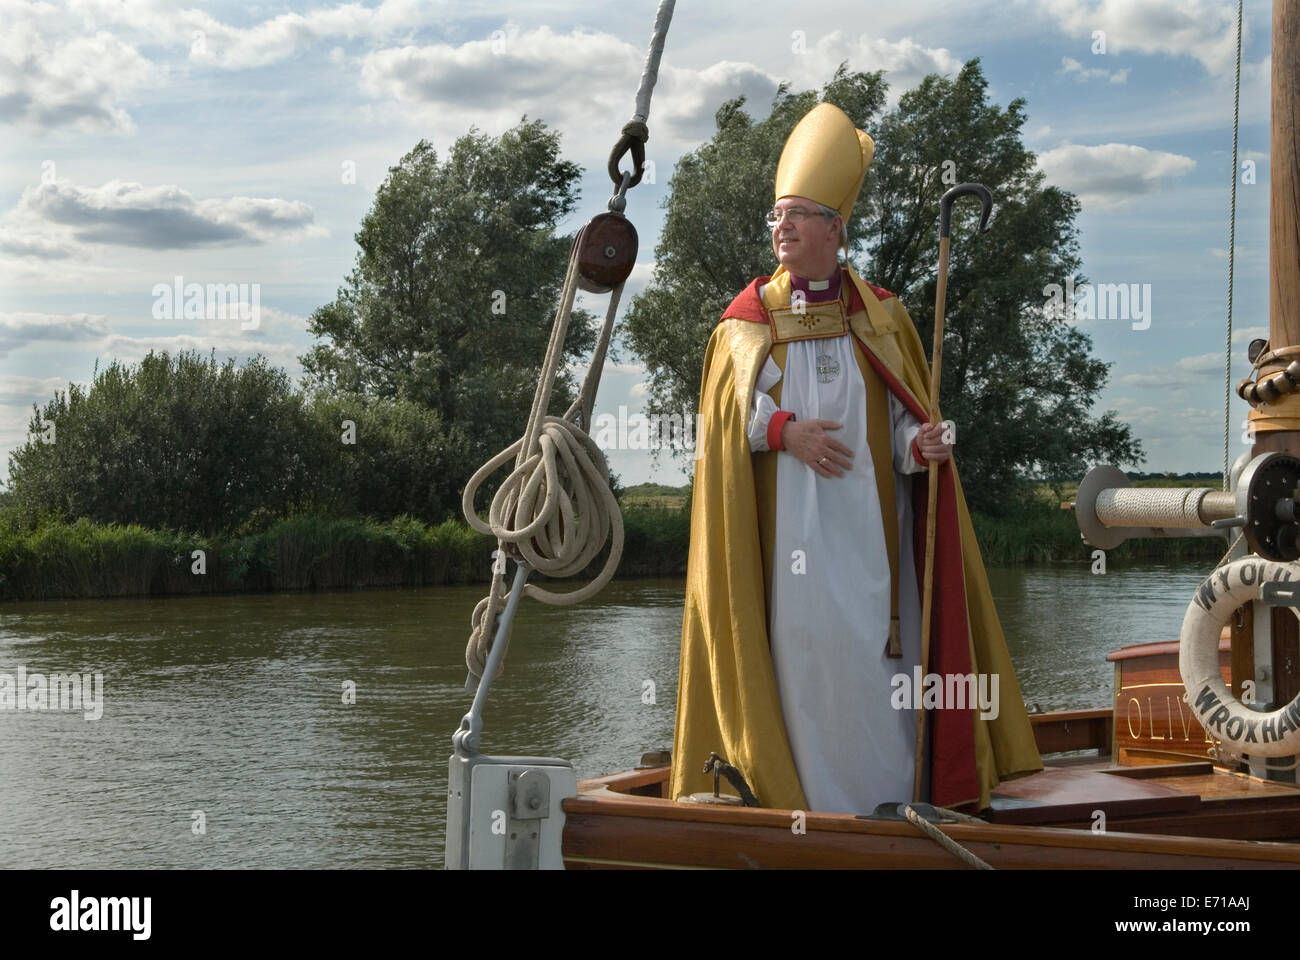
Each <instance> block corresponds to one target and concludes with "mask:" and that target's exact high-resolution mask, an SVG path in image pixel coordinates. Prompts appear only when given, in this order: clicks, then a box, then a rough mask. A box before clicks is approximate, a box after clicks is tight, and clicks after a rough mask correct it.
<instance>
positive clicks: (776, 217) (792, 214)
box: [765, 207, 831, 230]
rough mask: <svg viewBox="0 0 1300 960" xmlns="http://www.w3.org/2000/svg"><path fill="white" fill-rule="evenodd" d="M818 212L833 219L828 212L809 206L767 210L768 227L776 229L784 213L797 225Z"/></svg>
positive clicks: (825, 217)
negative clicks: (812, 208) (811, 208)
mask: <svg viewBox="0 0 1300 960" xmlns="http://www.w3.org/2000/svg"><path fill="white" fill-rule="evenodd" d="M818 214H820V215H821V217H822V218H823V219H824V220H830V219H831V218H830V217H828V216H826V214H825V213H824V212H823V211H821V210H810V209H809V208H808V207H786V208H785V209H784V210H769V211H767V217H766V218H765V219H766V220H767V226H768V229H769V230H775V229H776V227H777V224H779V223H780V222H781V217H782V215H784V216H785V218H786V219H787V220H789V221H790V222H791V223H793V224H795V225H796V226H797V225H798V224H801V223H803V222H804V221H805V220H807V219H808V218H809V217H815V216H817V215H818Z"/></svg>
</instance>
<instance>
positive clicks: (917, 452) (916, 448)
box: [912, 434, 930, 467]
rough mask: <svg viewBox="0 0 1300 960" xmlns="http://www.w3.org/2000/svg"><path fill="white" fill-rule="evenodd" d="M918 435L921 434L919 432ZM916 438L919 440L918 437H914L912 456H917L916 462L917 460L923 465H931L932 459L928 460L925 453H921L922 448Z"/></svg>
mask: <svg viewBox="0 0 1300 960" xmlns="http://www.w3.org/2000/svg"><path fill="white" fill-rule="evenodd" d="M917 436H918V437H919V436H920V434H917ZM916 440H917V437H913V438H912V456H913V457H915V458H916V462H917V463H918V464H919V465H920V466H922V467H926V466H929V465H930V461H929V460H927V459H925V455H924V454H922V453H921V448H920V447H919V446H917V443H916Z"/></svg>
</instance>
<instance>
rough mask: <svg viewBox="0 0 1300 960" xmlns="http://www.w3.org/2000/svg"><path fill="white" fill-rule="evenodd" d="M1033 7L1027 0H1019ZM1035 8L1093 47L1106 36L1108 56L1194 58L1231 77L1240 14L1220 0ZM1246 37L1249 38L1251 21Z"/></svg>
mask: <svg viewBox="0 0 1300 960" xmlns="http://www.w3.org/2000/svg"><path fill="white" fill-rule="evenodd" d="M1019 2H1020V3H1021V4H1022V5H1029V4H1028V3H1027V0H1019ZM1032 8H1033V9H1034V10H1035V11H1036V12H1037V13H1038V14H1039V15H1040V16H1043V17H1046V18H1048V19H1050V20H1052V21H1054V22H1055V24H1056V26H1057V27H1058V28H1059V29H1060V30H1061V31H1062V32H1063V33H1065V34H1066V35H1068V36H1070V37H1074V38H1076V39H1078V40H1079V41H1080V42H1081V50H1089V51H1090V50H1091V49H1092V48H1093V45H1094V43H1095V42H1096V39H1095V36H1094V35H1095V33H1096V31H1102V32H1103V33H1104V34H1105V54H1104V55H1090V59H1091V60H1095V61H1097V62H1098V63H1102V62H1104V61H1105V57H1106V56H1111V55H1114V54H1121V53H1126V52H1129V51H1136V52H1138V53H1144V54H1166V55H1170V56H1189V57H1193V58H1195V59H1196V60H1198V61H1200V63H1201V64H1202V65H1203V66H1204V67H1205V69H1206V70H1207V71H1209V72H1210V73H1211V74H1215V75H1218V74H1228V75H1231V72H1232V70H1233V64H1234V61H1235V58H1236V45H1237V39H1236V12H1235V9H1234V5H1233V4H1230V3H1223V2H1221V0H1034V2H1033V3H1032ZM1246 22H1247V30H1246V33H1245V36H1246V38H1247V39H1248V38H1249V36H1250V30H1249V20H1247V21H1246Z"/></svg>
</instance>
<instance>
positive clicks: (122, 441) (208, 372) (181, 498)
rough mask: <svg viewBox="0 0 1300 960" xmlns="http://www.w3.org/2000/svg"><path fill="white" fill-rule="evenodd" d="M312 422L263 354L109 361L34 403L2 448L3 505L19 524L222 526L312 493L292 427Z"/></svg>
mask: <svg viewBox="0 0 1300 960" xmlns="http://www.w3.org/2000/svg"><path fill="white" fill-rule="evenodd" d="M51 428H52V432H51ZM315 429H316V427H315V425H314V423H313V421H312V419H311V416H310V414H309V412H308V411H307V409H306V407H305V405H304V403H303V398H302V396H301V395H300V394H298V393H297V392H295V391H294V389H293V385H292V383H291V381H290V379H289V377H288V376H287V375H286V374H285V372H284V371H283V370H279V369H277V368H274V367H271V366H269V365H268V364H267V362H266V360H265V359H264V358H262V357H255V358H254V359H253V360H251V361H249V362H248V363H247V364H246V365H245V366H243V367H237V366H236V365H235V362H234V361H233V360H227V361H226V362H225V363H223V364H218V363H217V361H216V359H215V356H212V355H210V356H209V357H208V358H206V359H205V358H204V357H202V356H201V355H200V354H198V353H196V352H191V351H186V352H182V353H178V354H176V355H175V356H169V355H168V354H166V353H161V354H155V353H153V352H150V353H149V354H148V355H147V356H146V357H145V358H144V359H143V360H142V361H140V363H139V364H137V365H134V366H131V365H126V364H123V363H120V362H117V361H114V362H113V363H112V364H110V365H109V366H108V367H105V368H104V369H103V370H99V371H98V372H97V373H96V374H95V377H94V380H93V381H92V383H91V385H90V387H89V389H86V388H83V387H81V386H80V385H78V384H72V385H70V386H69V387H68V389H67V390H66V391H60V392H59V393H58V394H56V395H55V397H54V399H52V400H51V401H49V402H48V403H46V404H45V406H44V407H43V408H40V407H33V415H32V419H31V422H30V433H29V437H28V440H27V442H26V443H25V444H23V446H21V447H19V448H18V449H17V450H15V451H13V452H12V453H11V454H10V456H9V488H10V498H9V503H8V509H9V511H10V512H11V514H12V515H13V516H14V517H16V518H17V520H18V521H19V522H21V523H23V524H25V525H27V526H31V525H34V524H36V523H39V522H40V521H41V520H45V519H53V520H67V521H71V520H76V519H78V518H81V517H86V518H88V519H91V520H95V521H99V522H101V523H139V524H142V525H144V526H148V527H169V528H172V529H176V530H185V531H189V532H193V533H202V534H216V533H222V532H227V531H230V530H233V529H235V528H236V527H238V526H240V525H241V524H243V523H245V522H247V521H248V520H249V519H250V518H259V517H278V516H283V515H285V514H287V513H289V512H291V511H292V510H293V509H294V508H295V507H297V506H302V505H306V504H307V503H308V501H310V500H311V499H312V492H311V491H312V489H313V486H312V483H311V476H312V473H313V468H312V464H311V463H310V461H309V458H308V457H307V456H306V455H305V452H306V449H307V445H305V444H304V439H303V438H304V437H307V436H310V435H311V433H312V431H313V430H315Z"/></svg>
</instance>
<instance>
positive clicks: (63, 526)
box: [0, 505, 689, 600]
mask: <svg viewBox="0 0 1300 960" xmlns="http://www.w3.org/2000/svg"><path fill="white" fill-rule="evenodd" d="M624 530H625V547H624V560H623V562H622V563H621V564H620V566H619V575H620V576H633V577H641V576H675V575H679V574H681V573H683V572H684V571H685V558H686V547H687V537H688V533H689V518H688V517H686V516H685V515H684V514H682V513H681V512H680V511H675V510H663V509H655V508H651V507H645V506H639V505H633V506H629V507H628V508H626V509H625V511H624ZM495 548H496V541H495V540H494V539H493V538H491V537H485V536H482V535H480V534H478V533H476V532H474V531H473V530H471V529H470V528H469V527H468V526H467V525H466V524H465V523H463V522H461V521H455V520H449V521H447V522H445V523H442V524H439V525H437V526H430V525H428V524H424V523H421V522H420V521H418V520H412V519H410V518H398V519H396V520H391V521H387V522H382V523H380V522H375V521H368V520H354V519H340V518H330V517H320V516H310V515H308V516H298V517H290V518H288V519H285V520H281V521H279V522H277V523H274V524H272V525H271V526H270V527H268V528H267V529H266V530H263V531H259V532H256V533H251V534H248V535H246V536H240V537H228V538H211V537H201V536H192V535H188V534H185V533H181V532H177V531H171V530H148V529H145V528H144V527H139V526H119V525H116V524H97V523H92V522H91V521H89V520H79V521H77V522H76V523H53V524H46V525H44V526H42V527H40V528H39V529H37V530H35V531H32V532H20V531H16V530H14V529H12V528H8V529H6V528H2V527H0V600H46V599H54V598H67V597H118V596H147V595H167V594H191V593H228V592H234V591H254V590H333V589H351V588H366V587H401V586H436V585H440V584H451V583H480V582H481V583H486V582H487V581H488V580H489V579H490V578H491V572H492V551H493V550H494V549H495ZM196 551H201V552H202V554H201V556H196V553H195V552H196ZM601 561H603V556H602V557H601V558H598V559H597V561H596V562H594V563H593V565H592V567H591V570H592V571H593V572H594V571H595V570H598V569H599V567H600V562H601Z"/></svg>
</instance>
